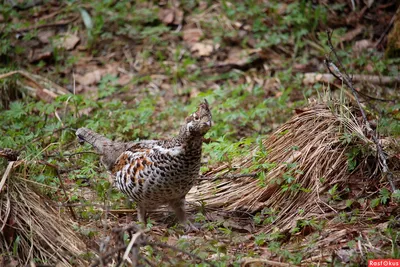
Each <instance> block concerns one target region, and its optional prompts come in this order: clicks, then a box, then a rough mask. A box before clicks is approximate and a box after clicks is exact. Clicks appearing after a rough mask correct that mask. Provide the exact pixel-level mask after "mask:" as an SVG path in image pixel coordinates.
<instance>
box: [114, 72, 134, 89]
mask: <svg viewBox="0 0 400 267" xmlns="http://www.w3.org/2000/svg"><path fill="white" fill-rule="evenodd" d="M132 77H133V75H132V74H122V75H121V76H120V77H119V78H118V84H119V85H121V86H124V85H127V84H128V83H129V82H130V81H131V80H132Z"/></svg>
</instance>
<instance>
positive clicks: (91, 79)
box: [75, 69, 105, 86]
mask: <svg viewBox="0 0 400 267" xmlns="http://www.w3.org/2000/svg"><path fill="white" fill-rule="evenodd" d="M104 74H105V70H104V69H98V70H95V71H92V72H88V73H86V74H85V75H83V76H82V75H79V74H76V75H75V80H76V81H77V82H78V83H80V84H82V85H85V86H88V85H92V84H95V83H98V82H99V81H100V80H101V77H102V76H103V75H104Z"/></svg>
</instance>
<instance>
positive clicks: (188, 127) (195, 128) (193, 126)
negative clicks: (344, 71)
mask: <svg viewBox="0 0 400 267" xmlns="http://www.w3.org/2000/svg"><path fill="white" fill-rule="evenodd" d="M211 125H212V117H211V111H210V107H209V105H208V102H207V100H205V99H204V102H202V103H200V105H199V107H198V108H197V110H196V112H195V113H193V114H191V115H190V116H188V117H187V118H186V120H185V125H184V129H185V131H186V133H189V134H190V135H200V136H203V135H205V134H206V133H207V131H208V130H209V129H210V128H211Z"/></svg>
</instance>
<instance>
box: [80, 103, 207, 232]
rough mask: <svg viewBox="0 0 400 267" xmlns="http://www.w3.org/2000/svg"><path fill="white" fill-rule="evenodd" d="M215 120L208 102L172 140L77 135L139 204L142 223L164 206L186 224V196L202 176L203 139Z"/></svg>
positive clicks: (83, 132) (88, 132)
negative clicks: (127, 140)
mask: <svg viewBox="0 0 400 267" xmlns="http://www.w3.org/2000/svg"><path fill="white" fill-rule="evenodd" d="M211 121H212V119H211V112H210V109H209V106H208V103H207V101H204V102H203V103H201V104H200V105H199V107H198V109H197V111H196V112H195V113H193V114H192V115H190V116H188V117H187V118H186V120H185V123H184V124H183V125H182V127H181V129H180V132H179V134H178V136H176V137H174V138H171V139H167V140H144V141H139V142H130V143H120V142H113V141H111V140H109V139H107V138H105V137H104V136H102V135H99V134H97V133H95V132H93V131H91V130H89V129H86V128H80V129H78V130H77V131H76V135H77V137H78V138H79V140H80V141H86V142H88V143H90V144H91V145H92V146H93V147H94V148H95V149H96V150H97V151H98V152H99V153H100V154H101V155H102V162H103V163H104V165H105V166H106V168H107V169H108V170H109V171H110V172H111V173H112V175H113V177H114V183H115V186H116V187H117V188H118V189H119V190H121V191H122V192H123V193H124V194H126V195H127V196H128V197H129V198H130V199H132V200H133V201H136V202H137V206H138V219H139V221H140V222H142V223H144V222H145V221H146V211H148V210H151V209H154V208H157V207H158V206H160V205H162V204H168V205H169V206H171V208H172V209H173V210H174V211H175V213H176V215H177V217H178V219H179V221H181V222H186V215H185V208H184V202H185V196H186V194H187V193H188V192H189V190H190V189H191V187H192V186H193V184H194V181H195V179H196V178H197V177H198V175H199V171H200V161H201V151H202V141H203V136H204V135H205V134H206V132H207V131H208V130H209V129H210V127H211ZM189 224H190V223H189ZM190 225H191V224H190Z"/></svg>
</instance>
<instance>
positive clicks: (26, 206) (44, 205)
mask: <svg viewBox="0 0 400 267" xmlns="http://www.w3.org/2000/svg"><path fill="white" fill-rule="evenodd" d="M71 226H72V225H71V223H69V220H68V218H67V215H65V213H58V211H57V210H56V209H55V208H53V207H52V203H51V202H50V201H49V200H48V199H45V198H44V197H43V196H41V195H40V194H38V193H37V192H36V191H35V190H34V189H33V188H32V187H31V186H30V185H29V184H28V183H27V182H26V181H24V179H20V177H19V176H18V175H14V176H13V177H12V175H11V177H10V176H9V177H8V179H7V183H6V187H5V188H3V190H2V192H1V195H0V251H2V253H1V255H0V262H1V261H2V262H3V264H6V262H7V261H11V262H14V263H15V262H16V261H17V262H18V263H19V264H20V265H21V266H25V265H26V264H29V263H30V262H32V261H33V262H38V263H46V264H58V263H60V264H62V266H84V265H87V262H86V261H85V260H83V259H82V255H83V254H84V253H87V252H88V251H87V250H86V246H85V244H84V242H83V241H82V240H81V239H80V238H79V237H78V236H77V234H76V233H75V232H74V231H73V230H72V227H71ZM0 265H1V264H0Z"/></svg>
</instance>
